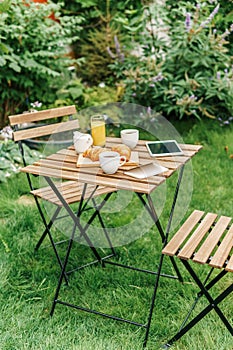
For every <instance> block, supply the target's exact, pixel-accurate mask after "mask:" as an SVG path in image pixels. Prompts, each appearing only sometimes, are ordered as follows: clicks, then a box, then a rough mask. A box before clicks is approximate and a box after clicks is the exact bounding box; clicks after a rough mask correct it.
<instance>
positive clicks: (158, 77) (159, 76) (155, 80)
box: [151, 72, 164, 83]
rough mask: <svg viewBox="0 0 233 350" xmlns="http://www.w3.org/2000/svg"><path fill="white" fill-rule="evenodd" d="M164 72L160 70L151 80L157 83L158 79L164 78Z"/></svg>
mask: <svg viewBox="0 0 233 350" xmlns="http://www.w3.org/2000/svg"><path fill="white" fill-rule="evenodd" d="M163 78H164V77H163V74H162V72H159V73H158V75H156V76H154V77H152V78H151V81H152V82H154V83H156V82H157V81H162V80H163Z"/></svg>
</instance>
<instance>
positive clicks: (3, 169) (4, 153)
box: [0, 140, 40, 182]
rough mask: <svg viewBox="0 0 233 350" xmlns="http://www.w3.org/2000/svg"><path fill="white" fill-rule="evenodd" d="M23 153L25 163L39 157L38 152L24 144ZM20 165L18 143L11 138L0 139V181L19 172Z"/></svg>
mask: <svg viewBox="0 0 233 350" xmlns="http://www.w3.org/2000/svg"><path fill="white" fill-rule="evenodd" d="M24 154H25V160H26V162H27V164H31V163H33V162H34V161H35V160H36V159H38V158H39V157H40V153H39V152H37V151H35V150H31V149H30V148H29V147H28V146H27V145H24ZM22 165H23V162H22V156H21V154H20V152H19V149H18V145H17V144H16V143H15V142H13V141H12V140H5V141H0V182H6V181H7V178H8V177H9V176H11V175H13V174H16V173H17V172H19V169H20V167H21V166H22Z"/></svg>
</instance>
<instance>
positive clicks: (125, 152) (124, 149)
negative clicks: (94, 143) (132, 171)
mask: <svg viewBox="0 0 233 350" xmlns="http://www.w3.org/2000/svg"><path fill="white" fill-rule="evenodd" d="M112 151H114V152H118V153H119V154H120V155H121V156H125V158H126V161H127V162H128V161H129V160H130V156H131V149H130V148H129V147H128V146H126V145H116V146H112Z"/></svg>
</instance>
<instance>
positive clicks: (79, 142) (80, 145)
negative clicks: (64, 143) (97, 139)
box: [73, 131, 93, 153]
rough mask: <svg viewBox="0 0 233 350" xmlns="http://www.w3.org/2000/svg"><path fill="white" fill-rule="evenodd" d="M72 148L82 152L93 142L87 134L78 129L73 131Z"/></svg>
mask: <svg viewBox="0 0 233 350" xmlns="http://www.w3.org/2000/svg"><path fill="white" fill-rule="evenodd" d="M73 141H74V148H75V151H76V152H77V153H83V152H85V151H86V150H88V148H89V147H91V145H92V144H93V139H92V137H91V135H89V134H83V133H81V132H79V131H74V133H73Z"/></svg>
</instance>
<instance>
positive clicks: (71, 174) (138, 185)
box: [21, 137, 202, 346]
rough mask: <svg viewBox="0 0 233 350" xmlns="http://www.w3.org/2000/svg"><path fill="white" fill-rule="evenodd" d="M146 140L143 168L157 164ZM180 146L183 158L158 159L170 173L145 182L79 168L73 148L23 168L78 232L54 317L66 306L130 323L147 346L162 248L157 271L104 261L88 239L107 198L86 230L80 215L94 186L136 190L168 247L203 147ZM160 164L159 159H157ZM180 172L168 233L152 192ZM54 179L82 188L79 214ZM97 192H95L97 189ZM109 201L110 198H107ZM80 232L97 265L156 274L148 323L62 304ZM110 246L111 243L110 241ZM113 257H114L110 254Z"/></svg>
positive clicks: (140, 149)
mask: <svg viewBox="0 0 233 350" xmlns="http://www.w3.org/2000/svg"><path fill="white" fill-rule="evenodd" d="M119 143H121V139H120V138H112V137H108V138H107V143H106V147H107V148H111V147H112V146H113V145H116V144H119ZM145 144H146V141H145V140H140V141H139V142H138V144H137V146H136V148H135V149H134V151H137V152H138V154H139V162H140V165H144V164H147V163H151V162H152V161H155V158H152V157H150V155H149V153H148V151H147V148H146V145H145ZM180 147H181V149H182V151H183V155H181V156H171V157H170V156H169V157H168V156H166V157H163V158H162V157H160V158H159V164H160V165H162V166H164V167H166V168H168V170H167V171H166V172H164V173H162V174H159V175H156V176H151V177H148V178H144V179H137V178H133V177H131V176H128V175H125V174H124V171H123V170H121V169H119V170H118V171H117V172H116V173H115V174H113V175H107V174H104V173H103V171H102V170H101V168H100V167H77V158H78V155H77V154H76V152H75V149H74V147H73V146H70V147H69V148H68V149H63V150H60V151H58V152H57V153H55V154H52V155H50V156H48V157H46V158H45V159H42V160H39V161H36V162H35V163H33V164H32V165H29V166H26V167H24V168H22V169H21V171H22V172H25V173H30V174H34V175H39V176H43V177H44V178H45V180H46V181H47V183H48V184H49V186H50V188H51V189H52V191H51V192H52V193H53V195H55V196H57V198H58V199H59V200H60V201H61V202H62V204H63V206H64V208H65V210H66V211H67V213H68V215H69V216H70V217H71V219H72V220H73V222H74V227H75V229H73V230H72V234H71V236H70V238H69V244H68V246H67V252H66V256H65V259H64V262H63V267H62V270H61V274H60V277H59V281H58V285H57V289H56V292H55V296H54V300H53V304H52V309H51V315H53V312H54V309H55V306H56V304H63V305H66V306H70V307H73V308H75V309H79V310H82V311H86V312H90V313H94V314H97V315H101V316H105V317H107V318H110V319H114V320H118V321H122V322H126V323H130V324H133V325H136V326H139V327H144V328H145V329H146V332H145V338H144V343H143V345H144V346H146V343H147V339H148V335H149V329H150V324H151V319H152V313H153V308H154V304H155V297H156V292H157V288H158V282H159V277H160V275H161V268H162V263H163V255H162V249H161V255H160V260H159V263H158V268H157V269H156V271H150V270H145V269H141V268H138V267H134V266H127V265H123V264H120V263H119V262H117V261H113V259H109V257H110V256H108V257H104V258H102V257H101V256H100V255H99V253H98V251H97V250H96V248H95V247H94V246H93V244H92V242H91V240H90V238H89V237H88V233H87V232H88V225H89V224H90V223H91V222H92V221H93V220H94V218H95V217H96V215H98V213H99V212H100V210H101V209H102V207H103V205H104V203H106V198H105V199H104V200H103V201H102V202H101V204H99V206H98V207H97V208H96V211H95V212H94V214H93V215H92V217H91V218H90V219H89V221H88V224H87V225H85V227H83V226H82V224H81V220H80V217H81V214H82V206H83V205H84V203H85V200H86V198H87V195H86V191H87V188H88V186H91V187H92V188H94V189H97V188H99V187H101V186H107V187H110V188H112V190H113V192H114V191H117V190H127V191H133V192H134V193H136V194H137V196H138V198H139V200H140V201H141V202H142V204H143V205H144V207H145V208H146V210H147V211H148V213H149V215H150V217H151V218H152V220H153V221H154V224H155V226H156V228H157V230H158V232H159V236H160V237H161V240H162V245H163V247H164V246H165V245H166V243H167V240H168V235H169V230H170V227H171V222H172V217H173V213H174V208H175V204H176V199H177V196H178V192H179V187H180V183H181V179H182V175H183V170H184V166H185V164H186V163H187V162H188V161H189V160H190V159H191V158H192V157H193V156H194V155H195V154H197V153H198V152H199V150H200V149H201V148H202V146H200V145H189V144H180ZM156 161H158V159H156ZM177 171H178V179H177V185H176V188H175V191H174V197H173V202H172V206H171V209H170V216H169V220H168V224H167V227H166V230H163V229H162V226H161V225H160V221H159V219H158V217H157V214H156V210H155V207H154V204H153V200H152V198H151V193H152V192H153V191H154V190H155V189H156V188H157V187H158V186H160V185H161V184H162V183H163V182H164V181H166V179H167V178H168V177H170V176H171V175H172V174H174V173H175V172H177ZM54 179H59V180H61V181H65V180H72V181H77V182H78V183H80V184H81V185H82V186H83V194H82V199H81V201H80V204H79V209H78V211H77V212H76V213H74V211H73V210H72V209H71V207H70V206H69V205H68V204H67V202H66V201H65V199H64V193H61V192H60V191H59V186H57V185H56V183H55V182H54ZM94 191H95V190H94ZM94 191H89V195H88V200H89V199H90V198H91V197H92V196H93V193H94ZM110 195H111V193H110V194H108V195H107V196H108V198H109V197H110ZM108 198H107V199H108ZM76 229H78V230H79V231H80V234H81V235H82V237H83V238H84V239H85V240H86V242H87V244H88V245H89V246H90V248H91V249H92V251H93V253H94V254H95V256H96V258H97V262H100V263H101V264H102V265H104V264H106V263H109V264H112V265H117V266H120V267H123V268H128V269H129V268H130V269H133V270H136V271H141V272H145V273H150V274H154V275H156V277H155V283H154V287H153V294H152V298H151V304H150V308H149V313H148V319H147V322H146V323H143V324H142V323H139V322H135V321H132V320H128V319H124V318H121V317H118V316H114V315H109V314H106V313H103V312H99V311H96V310H92V309H88V308H86V307H82V306H78V305H74V304H71V303H68V302H66V301H63V300H61V299H59V291H60V287H61V284H62V281H63V278H65V276H66V267H67V263H68V259H69V255H70V251H71V247H72V244H73V241H74V237H75V236H74V235H75V230H76ZM110 243H111V242H110ZM111 256H112V255H111ZM171 262H172V264H173V267H174V269H175V271H176V276H168V275H166V276H168V277H171V278H178V279H179V280H182V277H181V275H180V273H179V270H178V268H177V266H176V264H175V261H174V260H173V258H172V257H171Z"/></svg>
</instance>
